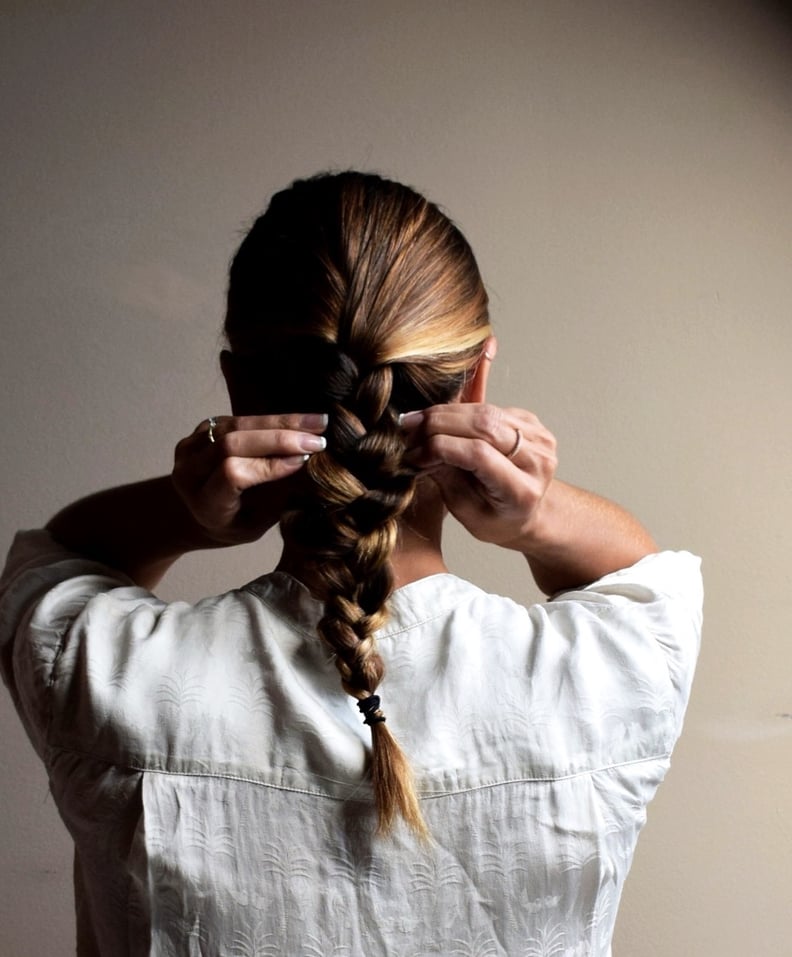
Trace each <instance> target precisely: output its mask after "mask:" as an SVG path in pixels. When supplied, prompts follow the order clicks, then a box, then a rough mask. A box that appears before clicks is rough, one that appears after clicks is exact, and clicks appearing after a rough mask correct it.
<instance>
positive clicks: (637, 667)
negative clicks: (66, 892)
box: [0, 531, 702, 957]
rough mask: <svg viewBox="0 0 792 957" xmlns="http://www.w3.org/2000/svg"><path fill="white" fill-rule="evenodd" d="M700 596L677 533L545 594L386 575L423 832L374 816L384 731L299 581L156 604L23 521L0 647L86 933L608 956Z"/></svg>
mask: <svg viewBox="0 0 792 957" xmlns="http://www.w3.org/2000/svg"><path fill="white" fill-rule="evenodd" d="M701 602H702V591H701V579H700V574H699V561H698V559H697V558H695V557H694V556H692V555H689V554H688V553H685V552H680V553H673V552H664V553H661V554H658V555H652V556H649V557H647V558H645V559H643V560H642V561H640V562H638V563H637V564H636V565H634V566H633V567H632V568H627V569H624V570H623V571H619V572H616V573H614V574H612V575H607V576H606V577H605V578H603V579H601V580H600V581H598V582H596V583H594V584H592V585H590V586H588V587H587V588H584V589H581V590H579V591H575V592H567V593H565V594H562V595H560V596H557V597H556V598H555V599H554V600H552V601H550V602H547V603H544V604H539V605H533V606H532V607H530V608H525V607H522V606H521V605H518V604H516V603H514V602H513V601H511V600H509V599H507V598H501V597H498V596H494V595H489V594H486V593H484V592H482V591H481V590H480V589H478V588H477V587H476V586H474V585H472V584H470V583H469V582H466V581H463V580H461V579H459V578H457V577H455V576H453V575H448V574H445V575H435V576H432V577H430V578H425V579H421V580H420V581H416V582H414V583H412V584H410V585H407V586H406V587H404V588H401V589H399V590H398V591H397V592H396V593H395V594H394V596H393V598H392V600H391V611H392V614H391V618H390V621H389V623H388V624H387V625H386V627H385V628H383V629H382V631H381V633H380V634H379V636H378V642H379V648H380V652H381V654H382V656H383V659H384V661H385V665H386V669H387V671H386V676H385V679H384V681H383V683H382V684H381V686H380V689H379V694H380V695H381V698H382V708H383V711H384V712H385V714H386V715H387V719H388V722H389V726H390V728H391V730H392V731H393V733H394V734H395V735H396V737H397V739H398V740H399V741H400V743H401V745H402V747H403V748H404V750H405V751H406V753H407V754H408V756H409V757H410V760H411V762H412V765H413V767H414V770H415V773H416V777H417V782H418V786H419V791H420V794H421V797H422V806H423V811H424V814H425V816H426V820H427V823H428V826H429V828H430V830H431V834H432V843H431V844H430V845H428V846H420V845H419V844H417V843H416V841H415V840H414V839H413V838H412V836H411V835H410V834H409V833H408V832H407V831H406V829H405V828H403V827H402V826H399V827H397V829H396V832H395V833H394V835H393V836H392V837H389V838H379V837H377V836H376V835H375V834H374V828H375V819H374V815H373V812H372V804H371V797H370V785H369V783H368V781H367V777H366V773H367V757H368V750H369V742H370V732H369V729H368V728H367V727H366V726H364V725H363V724H362V720H361V716H360V714H359V712H358V711H357V708H356V707H355V702H354V701H353V700H352V699H351V698H350V697H348V696H347V695H346V694H345V693H344V692H343V691H342V690H341V687H340V681H339V676H338V672H337V671H336V669H335V667H334V665H333V662H332V659H331V653H330V652H329V650H328V648H327V646H325V645H324V644H323V643H322V642H321V641H320V640H319V639H318V638H317V636H316V631H315V626H316V622H317V621H318V618H319V616H320V613H321V605H320V604H319V603H318V602H317V601H315V600H314V599H313V598H312V597H311V595H310V594H309V592H308V591H307V590H306V589H305V588H304V587H303V586H302V585H301V584H300V583H299V582H297V581H295V580H294V579H293V578H291V577H289V576H288V575H285V574H283V573H278V572H276V573H273V574H270V575H266V576H264V577H262V578H259V579H257V580H256V581H254V582H251V583H250V584H248V585H246V586H245V587H243V588H240V589H238V590H236V591H231V592H228V593H227V594H224V595H220V596H217V597H214V598H207V599H205V600H203V601H200V602H198V603H197V604H195V605H190V604H186V603H182V602H174V603H171V604H166V603H165V602H163V601H160V600H159V599H158V598H156V597H155V596H154V595H152V594H151V593H149V592H147V591H146V590H144V589H142V588H139V587H137V586H134V585H133V584H131V583H130V582H129V580H128V579H126V578H125V577H124V576H123V575H121V574H119V573H118V572H115V571H112V570H111V569H108V568H105V567H103V566H101V565H97V564H96V563H94V562H91V561H89V560H86V559H84V558H81V557H79V556H76V555H73V554H70V553H69V552H66V551H64V550H63V549H62V548H61V547H60V546H58V545H57V544H56V543H54V542H53V541H52V539H51V538H50V537H49V536H48V535H47V534H46V533H45V532H40V531H39V532H26V533H21V534H20V535H19V536H18V537H17V539H16V541H15V544H14V546H13V548H12V550H11V554H10V556H9V559H8V564H7V566H6V570H5V573H4V575H3V577H2V580H1V581H0V662H2V670H3V676H4V678H5V681H6V683H7V685H8V687H9V689H10V691H11V694H12V696H13V698H14V701H15V704H16V707H17V709H18V711H19V713H20V716H21V718H22V721H23V722H24V725H25V728H26V729H27V732H28V734H29V736H30V738H31V741H32V742H33V745H34V747H35V748H36V750H37V752H38V754H39V755H40V756H41V758H42V760H43V761H44V763H45V765H46V767H47V771H48V773H49V777H50V782H51V788H52V793H53V795H54V798H55V801H56V803H57V806H58V808H59V810H60V813H61V815H62V817H63V820H64V822H65V823H66V826H67V827H68V829H69V831H70V833H71V835H72V837H73V838H74V841H75V847H76V868H75V875H76V878H75V880H76V894H77V909H78V938H79V943H78V953H79V954H91V955H93V954H101V955H103V957H107V955H113V957H121V955H127V954H129V955H135V957H137V955H143V954H149V955H185V957H187V955H190V957H192V955H207V957H208V955H224V957H225V955H228V957H254V955H255V957H380V955H390V957H426V955H430V954H437V955H443V957H507V955H508V957H517V955H519V957H561V955H580V957H582V955H596V957H606V955H609V954H610V946H611V937H612V933H613V923H614V919H615V916H616V910H617V907H618V903H619V898H620V895H621V891H622V886H623V883H624V879H625V877H626V875H627V872H628V870H629V867H630V863H631V861H632V857H633V852H634V849H635V843H636V840H637V837H638V832H639V831H640V829H641V827H642V825H643V823H644V820H645V816H646V806H647V804H648V803H649V801H650V800H651V798H652V797H653V795H654V793H655V790H656V788H657V786H658V784H659V783H660V781H661V780H662V779H663V776H664V775H665V772H666V770H667V768H668V763H669V756H670V754H671V750H672V748H673V746H674V743H675V742H676V740H677V737H678V736H679V733H680V730H681V726H682V718H683V715H684V712H685V707H686V705H687V700H688V695H689V692H690V685H691V681H692V677H693V670H694V665H695V660H696V656H697V653H698V647H699V637H700V628H701Z"/></svg>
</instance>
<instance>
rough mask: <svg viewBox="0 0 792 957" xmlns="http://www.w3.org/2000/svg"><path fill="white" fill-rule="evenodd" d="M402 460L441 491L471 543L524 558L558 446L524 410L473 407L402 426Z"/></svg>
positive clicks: (459, 406) (446, 408)
mask: <svg viewBox="0 0 792 957" xmlns="http://www.w3.org/2000/svg"><path fill="white" fill-rule="evenodd" d="M402 428H403V430H404V432H405V436H406V439H407V445H408V449H409V451H408V453H407V458H406V460H407V461H408V462H409V463H410V464H411V465H413V466H415V467H417V468H419V469H420V470H421V471H422V472H423V473H425V474H428V475H429V476H430V477H431V478H432V480H433V481H434V482H435V483H436V484H437V486H438V487H439V489H440V491H441V493H442V496H443V500H444V501H445V504H446V506H447V507H448V510H449V511H450V512H451V513H452V515H454V517H455V518H457V519H458V521H460V522H461V523H462V525H464V526H465V528H467V530H468V531H469V532H470V533H471V534H472V535H473V536H475V537H476V538H478V539H480V540H481V541H485V542H492V543H494V544H497V545H502V546H503V547H505V548H513V549H517V550H520V551H524V550H525V548H526V541H527V539H528V537H529V532H530V530H531V528H532V526H533V524H534V520H535V517H536V514H537V512H538V510H539V507H540V505H541V503H542V501H543V499H544V496H545V493H546V492H547V489H548V487H549V485H550V483H551V481H552V480H553V476H554V475H555V470H556V464H557V459H556V441H555V438H554V437H553V435H552V433H551V432H550V431H549V430H548V429H547V428H545V426H544V425H542V423H541V422H540V421H539V419H538V418H537V417H536V416H535V415H533V413H531V412H527V411H525V410H524V409H516V408H500V407H498V406H495V405H487V404H478V403H472V402H460V403H456V404H454V403H452V404H449V405H440V406H433V407H431V408H428V409H425V410H423V411H422V412H414V413H408V414H407V415H405V416H404V417H403V419H402Z"/></svg>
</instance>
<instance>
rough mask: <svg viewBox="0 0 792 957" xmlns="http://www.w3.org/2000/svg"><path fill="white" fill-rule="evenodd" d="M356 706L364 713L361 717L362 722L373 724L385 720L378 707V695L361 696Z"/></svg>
mask: <svg viewBox="0 0 792 957" xmlns="http://www.w3.org/2000/svg"><path fill="white" fill-rule="evenodd" d="M357 706H358V708H360V710H361V712H362V713H363V714H364V715H365V717H364V718H363V724H368V725H374V724H379V723H380V721H384V720H385V715H384V714H383V713H382V712H381V711H380V709H379V706H380V699H379V695H376V694H372V695H369V696H368V698H363V700H362V701H358V703H357Z"/></svg>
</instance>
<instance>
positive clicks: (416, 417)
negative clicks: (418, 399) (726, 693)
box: [399, 409, 424, 428]
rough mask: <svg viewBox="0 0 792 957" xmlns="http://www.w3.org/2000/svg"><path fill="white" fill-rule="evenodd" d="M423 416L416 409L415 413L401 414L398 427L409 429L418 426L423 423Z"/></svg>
mask: <svg viewBox="0 0 792 957" xmlns="http://www.w3.org/2000/svg"><path fill="white" fill-rule="evenodd" d="M423 419H424V414H423V412H422V411H421V410H420V409H418V411H417V412H402V414H401V415H400V416H399V425H400V426H402V428H405V427H406V428H409V427H410V426H411V425H418V424H419V423H420V422H423Z"/></svg>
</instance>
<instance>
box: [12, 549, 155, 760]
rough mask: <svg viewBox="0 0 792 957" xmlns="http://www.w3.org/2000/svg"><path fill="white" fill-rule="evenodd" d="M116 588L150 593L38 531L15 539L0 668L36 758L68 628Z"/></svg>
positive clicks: (42, 744)
mask: <svg viewBox="0 0 792 957" xmlns="http://www.w3.org/2000/svg"><path fill="white" fill-rule="evenodd" d="M116 588H124V589H125V590H127V591H128V592H129V593H140V594H141V595H148V593H147V592H146V591H145V589H142V588H139V587H138V586H136V585H135V584H134V582H132V581H131V580H130V579H129V578H128V577H127V576H126V575H124V574H123V573H121V572H118V571H116V570H113V569H110V568H107V567H106V566H104V565H102V564H100V563H98V562H94V561H91V560H89V559H86V558H84V557H82V556H80V555H76V554H74V553H73V552H70V551H68V550H67V549H65V548H63V547H62V546H61V545H59V544H58V543H57V542H56V541H55V540H54V539H53V538H52V536H51V535H50V534H49V533H48V532H46V531H44V530H36V531H25V532H19V533H18V534H17V536H16V538H15V539H14V543H13V545H12V547H11V551H10V552H9V555H8V559H7V562H6V566H5V569H4V571H3V574H2V577H0V671H2V675H3V680H4V681H5V683H6V685H7V687H8V689H9V691H10V693H11V698H12V699H13V702H14V705H15V707H16V709H17V712H18V713H19V716H20V718H21V719H22V723H23V725H24V726H25V730H26V731H27V734H28V736H29V738H30V740H31V742H32V744H33V747H34V748H35V749H36V751H37V752H38V754H39V755H40V756H41V757H42V758H43V757H44V756H45V752H46V743H47V731H48V726H49V721H50V718H51V714H52V684H53V680H54V673H55V669H56V667H57V663H58V659H59V658H60V655H61V653H62V650H63V644H64V640H65V638H66V635H67V633H68V631H69V628H70V626H71V624H72V623H73V622H74V620H75V619H76V618H77V616H78V615H79V614H80V613H81V612H82V610H83V609H84V608H85V606H86V605H87V604H88V602H89V601H90V600H91V599H92V598H94V597H95V596H96V595H99V594H101V593H103V592H107V591H110V590H111V589H116ZM151 597H152V598H153V596H151Z"/></svg>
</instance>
